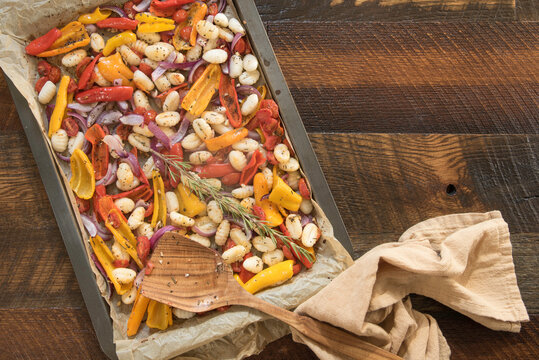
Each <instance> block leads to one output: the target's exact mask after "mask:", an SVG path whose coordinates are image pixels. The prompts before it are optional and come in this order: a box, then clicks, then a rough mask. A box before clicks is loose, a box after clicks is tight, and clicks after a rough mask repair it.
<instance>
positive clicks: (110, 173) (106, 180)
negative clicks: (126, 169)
mask: <svg viewBox="0 0 539 360" xmlns="http://www.w3.org/2000/svg"><path fill="white" fill-rule="evenodd" d="M117 170H118V162H116V161H114V162H113V163H110V164H109V167H108V168H107V173H106V174H105V176H103V178H102V179H101V180H99V181H96V182H95V184H96V185H101V184H103V185H105V186H107V185H110V184H112V183H113V182H114V181H116V171H117Z"/></svg>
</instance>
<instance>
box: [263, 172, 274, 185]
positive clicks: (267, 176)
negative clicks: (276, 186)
mask: <svg viewBox="0 0 539 360" xmlns="http://www.w3.org/2000/svg"><path fill="white" fill-rule="evenodd" d="M262 175H264V179H266V183H267V184H268V187H269V188H270V189H271V188H272V187H273V171H271V169H270V168H267V167H265V168H264V169H262Z"/></svg>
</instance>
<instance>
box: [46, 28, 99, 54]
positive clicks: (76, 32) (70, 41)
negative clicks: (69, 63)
mask: <svg viewBox="0 0 539 360" xmlns="http://www.w3.org/2000/svg"><path fill="white" fill-rule="evenodd" d="M60 32H61V33H62V36H60V37H59V38H58V39H57V40H56V41H55V42H54V43H53V44H52V45H51V47H50V49H49V50H47V51H44V52H42V53H39V54H38V55H37V56H38V57H49V56H56V55H60V54H65V53H67V52H70V51H71V50H73V49H76V48H80V47H83V46H86V45H88V44H89V43H90V36H89V35H88V32H87V31H86V28H85V27H84V25H82V24H81V23H80V22H78V21H72V22H70V23H69V24H67V25H66V26H64V27H63V28H62V29H61V30H60Z"/></svg>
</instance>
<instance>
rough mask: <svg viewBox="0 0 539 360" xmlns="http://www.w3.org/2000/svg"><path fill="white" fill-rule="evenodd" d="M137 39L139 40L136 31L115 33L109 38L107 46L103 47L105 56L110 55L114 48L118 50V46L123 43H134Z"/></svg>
mask: <svg viewBox="0 0 539 360" xmlns="http://www.w3.org/2000/svg"><path fill="white" fill-rule="evenodd" d="M135 41H137V35H135V33H133V32H132V31H131V30H127V31H124V32H121V33H119V34H118V35H114V36H113V37H111V38H110V39H108V40H107V43H106V44H105V48H104V49H103V56H109V55H110V54H112V52H113V51H114V50H116V48H118V47H120V46H122V45H129V44H132V43H134V42H135Z"/></svg>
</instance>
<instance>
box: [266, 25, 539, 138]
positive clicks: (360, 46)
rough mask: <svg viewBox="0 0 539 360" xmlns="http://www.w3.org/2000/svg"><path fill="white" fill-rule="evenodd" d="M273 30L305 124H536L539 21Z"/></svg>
mask: <svg viewBox="0 0 539 360" xmlns="http://www.w3.org/2000/svg"><path fill="white" fill-rule="evenodd" d="M268 34H269V37H270V40H271V41H272V44H273V47H274V49H275V52H276V54H277V57H278V59H279V62H280V65H281V68H282V70H283V73H284V75H285V78H286V80H287V82H288V84H289V86H290V88H291V91H292V95H293V96H294V99H295V100H296V104H297V106H298V109H299V111H300V113H301V116H302V118H303V121H304V123H305V126H306V127H307V130H308V131H319V132H332V131H351V132H379V133H396V132H399V133H401V132H402V133H478V134H481V133H488V134H491V133H492V134H500V133H508V134H510V133H519V134H537V133H539V127H538V126H537V122H538V120H539V111H538V109H539V62H538V61H537V58H539V23H524V24H519V23H508V24H501V23H496V24H488V23H478V24H471V23H456V24H448V23H428V24H411V23H407V24H402V23H398V24H397V23H395V24H392V23H385V24H380V23H367V24H357V23H336V22H332V23H322V22H317V23H300V22H285V23H271V24H269V25H268ZM322 44H331V46H329V47H327V46H320V45H322Z"/></svg>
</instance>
